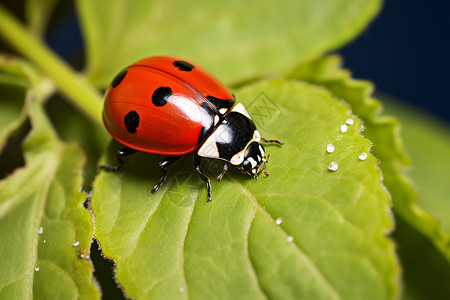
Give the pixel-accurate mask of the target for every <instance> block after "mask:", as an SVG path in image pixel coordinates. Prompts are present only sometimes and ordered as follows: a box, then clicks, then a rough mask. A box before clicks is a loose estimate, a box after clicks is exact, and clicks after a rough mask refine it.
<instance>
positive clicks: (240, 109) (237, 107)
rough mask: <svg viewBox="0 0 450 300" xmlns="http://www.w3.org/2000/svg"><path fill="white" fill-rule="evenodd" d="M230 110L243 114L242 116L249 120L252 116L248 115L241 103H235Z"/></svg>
mask: <svg viewBox="0 0 450 300" xmlns="http://www.w3.org/2000/svg"><path fill="white" fill-rule="evenodd" d="M231 111H234V112H238V113H240V114H243V115H244V116H246V117H247V118H249V119H250V120H251V119H252V117H250V115H249V114H248V112H247V110H246V109H245V107H244V105H242V103H238V104H236V105H235V106H234V107H233V109H232V110H231Z"/></svg>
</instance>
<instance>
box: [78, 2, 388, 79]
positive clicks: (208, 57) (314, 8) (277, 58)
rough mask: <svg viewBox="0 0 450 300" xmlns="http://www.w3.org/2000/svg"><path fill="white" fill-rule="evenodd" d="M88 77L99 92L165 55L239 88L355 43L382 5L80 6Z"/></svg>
mask: <svg viewBox="0 0 450 300" xmlns="http://www.w3.org/2000/svg"><path fill="white" fill-rule="evenodd" d="M77 6H78V11H79V15H80V18H81V25H82V29H83V32H84V36H85V42H86V47H87V59H88V66H87V67H88V68H87V73H88V76H89V78H90V79H91V80H92V81H93V82H95V83H96V84H97V85H99V86H101V87H105V86H107V84H109V82H110V81H111V79H112V78H113V76H114V75H115V74H116V73H117V72H118V71H119V70H120V69H122V68H124V67H125V66H127V65H129V64H131V63H133V62H134V61H137V60H138V59H141V58H143V57H147V56H152V55H161V54H170V55H179V56H182V57H186V58H189V59H191V60H193V61H195V62H197V63H199V64H200V65H204V66H208V70H210V71H211V72H212V73H214V74H216V75H218V77H219V78H221V80H222V81H225V82H231V81H233V82H235V81H238V80H243V79H246V78H249V77H252V76H258V75H261V74H266V73H271V72H273V71H274V70H277V71H287V70H290V69H291V68H292V66H293V64H296V63H299V62H303V61H306V60H308V59H311V58H314V57H319V56H321V55H323V54H324V53H326V52H328V51H330V50H333V49H336V48H338V47H339V46H341V45H343V44H345V43H346V42H348V41H349V40H351V39H353V38H354V37H355V36H356V35H357V34H358V33H360V32H361V31H362V30H363V29H364V28H365V27H366V25H367V24H368V23H369V22H370V20H371V19H372V18H373V17H374V16H375V15H376V14H377V13H378V11H379V9H380V6H381V1H380V0H364V1H354V0H328V1H314V0H303V1H296V0H283V1H265V2H261V1H220V0H204V1H195V2H193V1H176V3H171V4H168V3H167V2H166V1H120V0H114V1H106V0H103V1H89V0H78V1H77Z"/></svg>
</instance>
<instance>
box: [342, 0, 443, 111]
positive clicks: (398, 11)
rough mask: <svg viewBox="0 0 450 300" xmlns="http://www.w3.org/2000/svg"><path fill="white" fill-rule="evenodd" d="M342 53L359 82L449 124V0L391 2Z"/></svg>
mask: <svg viewBox="0 0 450 300" xmlns="http://www.w3.org/2000/svg"><path fill="white" fill-rule="evenodd" d="M338 52H339V53H341V54H342V55H343V56H344V58H345V66H346V67H347V68H349V69H350V70H352V72H353V74H354V77H355V78H364V79H369V80H371V81H373V82H374V83H375V84H376V87H377V89H378V90H380V91H382V92H387V93H389V94H391V95H393V96H395V97H397V98H400V99H401V100H404V101H406V102H409V103H413V104H415V105H417V106H419V107H421V108H425V109H426V110H428V111H431V112H433V113H434V114H436V115H438V116H440V117H442V118H445V119H447V120H450V105H449V102H450V1H447V0H428V1H418V0H409V1H408V0H387V1H386V2H385V4H384V7H383V10H382V11H381V13H380V15H379V16H378V17H377V18H376V19H375V20H374V22H373V23H372V24H371V25H370V26H369V28H368V29H367V30H366V31H365V32H364V33H363V34H362V35H361V36H360V37H358V39H357V40H355V41H354V42H352V43H351V44H349V45H347V46H346V47H345V48H343V49H341V50H340V51H338Z"/></svg>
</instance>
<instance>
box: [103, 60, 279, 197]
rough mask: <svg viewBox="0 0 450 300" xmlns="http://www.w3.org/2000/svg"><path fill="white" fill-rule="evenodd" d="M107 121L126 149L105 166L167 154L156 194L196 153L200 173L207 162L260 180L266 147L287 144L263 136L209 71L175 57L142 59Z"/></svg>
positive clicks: (119, 80)
mask: <svg viewBox="0 0 450 300" xmlns="http://www.w3.org/2000/svg"><path fill="white" fill-rule="evenodd" d="M103 122H104V124H105V127H106V129H107V130H108V131H109V133H110V134H111V135H112V136H113V137H114V139H116V140H117V141H118V142H119V143H121V144H123V145H124V146H125V148H123V149H122V150H120V151H119V152H118V153H117V159H118V161H119V165H118V166H101V168H102V169H106V170H108V171H118V170H120V169H122V167H123V166H124V164H125V163H124V160H123V159H122V158H123V157H125V156H128V155H130V154H133V153H136V152H139V151H141V152H147V153H153V154H162V155H167V157H166V158H165V159H163V160H162V161H161V162H160V163H159V168H160V170H161V172H162V173H163V175H162V177H161V179H160V180H159V183H158V184H156V185H155V186H154V187H153V189H152V192H156V191H157V190H158V189H159V188H160V187H161V185H162V184H163V183H164V181H165V180H166V178H167V170H166V167H167V166H169V165H170V164H172V163H173V162H175V161H176V160H177V159H178V158H180V156H182V155H185V154H188V153H191V152H194V151H196V154H195V158H194V170H195V172H197V173H198V174H199V175H200V178H201V179H202V180H203V181H205V182H206V189H207V201H211V184H210V180H209V178H208V177H207V176H206V175H205V174H204V173H202V172H201V169H200V164H201V159H202V158H203V157H205V158H213V159H219V160H222V161H224V162H225V165H224V167H223V170H222V172H221V173H220V174H219V176H218V177H217V180H218V181H220V180H221V178H222V177H223V175H224V174H225V173H226V171H227V170H228V165H229V164H232V165H235V166H237V167H238V168H239V169H240V170H241V171H242V172H243V173H246V174H248V175H250V176H254V177H255V179H256V178H257V176H258V174H259V173H261V172H264V173H265V174H266V175H267V173H266V172H265V171H263V170H264V167H265V165H266V162H267V158H268V156H266V155H265V152H264V147H263V146H262V145H261V144H260V143H262V142H264V143H272V144H279V145H281V144H282V143H281V142H279V141H276V140H266V139H264V138H262V137H261V136H260V134H259V131H258V129H257V128H256V126H255V123H254V122H253V120H252V118H251V117H250V115H249V113H248V112H247V111H246V109H245V108H244V106H243V105H242V104H241V103H236V101H235V98H234V95H233V94H231V93H230V92H229V91H228V89H227V88H226V87H225V86H224V85H223V84H222V83H221V82H220V81H218V80H217V79H216V78H215V77H214V76H212V75H211V74H210V73H208V72H207V71H206V70H205V69H203V68H202V67H200V66H198V65H197V64H194V63H193V62H190V61H188V60H186V59H182V58H179V57H175V56H154V57H149V58H145V59H143V60H140V61H138V62H136V63H134V64H133V65H131V66H129V67H127V68H126V69H124V70H123V71H121V72H120V73H119V74H118V75H117V76H116V77H115V78H114V80H113V81H112V83H111V85H110V87H109V88H108V90H107V92H106V96H105V103H104V109H103Z"/></svg>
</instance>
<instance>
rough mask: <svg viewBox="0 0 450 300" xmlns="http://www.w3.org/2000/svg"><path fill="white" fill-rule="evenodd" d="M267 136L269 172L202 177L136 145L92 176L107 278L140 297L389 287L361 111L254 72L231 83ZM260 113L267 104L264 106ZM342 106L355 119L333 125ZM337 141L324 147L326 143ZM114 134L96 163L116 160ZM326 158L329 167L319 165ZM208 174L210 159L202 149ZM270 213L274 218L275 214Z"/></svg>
mask: <svg viewBox="0 0 450 300" xmlns="http://www.w3.org/2000/svg"><path fill="white" fill-rule="evenodd" d="M236 95H237V98H238V99H242V101H243V103H244V104H245V105H246V106H247V108H248V110H249V113H250V114H251V115H253V116H254V120H255V122H256V123H257V125H258V126H259V128H260V131H261V134H262V135H263V136H264V137H266V138H278V139H280V140H282V141H283V142H284V145H283V146H282V147H278V146H267V147H266V151H267V152H269V153H270V154H271V156H270V162H269V165H268V167H267V168H266V169H267V170H268V171H269V172H270V176H269V177H264V176H260V177H259V179H258V180H257V181H255V180H254V179H252V178H250V177H248V176H247V175H244V174H241V173H240V172H238V171H237V170H235V169H232V170H230V171H229V172H228V173H227V174H226V175H225V177H224V178H223V180H222V182H220V183H217V182H215V181H214V180H213V183H212V199H213V201H212V202H210V203H207V202H206V191H205V185H204V183H203V182H202V181H201V180H200V178H198V176H197V175H196V174H194V172H193V171H192V167H193V166H192V164H193V163H192V158H193V156H192V155H189V156H187V157H183V158H182V159H181V160H180V161H179V162H177V163H176V166H173V167H169V177H168V181H167V182H166V183H165V185H164V186H163V187H162V188H161V189H160V190H159V191H158V192H157V193H155V194H151V193H150V189H151V187H152V185H153V184H154V183H156V182H157V181H158V180H159V177H160V176H161V174H160V171H159V169H158V161H160V160H161V159H162V156H157V155H148V154H144V153H139V154H135V155H134V156H131V157H129V158H128V159H127V163H128V168H127V169H125V170H124V171H123V172H119V173H108V172H101V173H100V174H99V176H98V177H97V180H96V181H95V184H94V194H93V196H92V209H93V210H94V212H95V216H96V232H95V237H96V238H97V239H98V240H99V241H100V243H101V245H102V250H103V253H104V254H105V255H106V257H108V258H110V259H114V260H115V261H116V263H117V278H118V281H119V282H120V283H121V284H122V286H123V287H124V289H125V292H126V293H127V295H128V296H130V297H136V298H139V299H162V298H164V299H167V298H169V299H186V298H192V299H204V298H205V299H211V298H217V297H219V296H218V295H220V298H222V299H232V298H237V299H239V298H246V299H265V298H269V299H393V298H395V297H396V296H397V295H398V291H399V287H398V276H399V267H398V265H397V260H396V257H395V253H394V245H393V243H392V242H391V241H390V240H389V239H388V238H386V234H387V233H388V232H390V230H391V229H392V225H393V224H392V220H391V219H390V218H389V214H388V211H389V206H390V203H389V197H388V195H387V193H386V191H385V190H384V188H383V187H382V185H381V184H380V181H381V175H380V172H379V170H378V168H377V165H378V161H377V160H376V159H375V158H374V157H373V156H372V155H370V154H369V155H368V157H367V159H366V160H359V159H358V156H359V155H360V154H361V153H363V152H366V153H367V152H368V151H369V148H370V147H371V143H370V142H369V141H368V140H366V139H364V138H362V137H361V136H360V135H359V132H360V129H361V123H360V121H359V120H358V119H357V118H356V117H353V116H351V115H350V111H349V109H348V107H347V106H346V105H344V104H343V103H341V102H340V101H336V100H335V99H334V98H333V97H332V96H331V94H330V93H329V92H327V91H326V90H324V89H321V88H318V87H315V86H311V85H308V84H305V83H301V82H295V81H281V80H274V81H264V82H260V83H257V84H254V85H251V86H248V87H246V88H243V89H240V90H238V91H236ZM269 114H270V115H269ZM349 117H352V119H353V120H354V122H355V124H353V125H349V126H348V132H346V133H342V132H341V131H340V126H341V125H342V124H343V123H344V122H345V121H346V120H347V119H348V118H349ZM329 143H332V144H334V145H335V147H336V149H335V151H334V152H333V153H327V152H326V146H327V144H329ZM119 147H120V146H119V145H118V144H116V143H113V144H112V146H111V147H110V149H109V150H108V152H107V153H108V159H107V160H105V161H104V162H105V163H108V164H115V163H116V162H115V160H114V159H113V157H114V152H115V151H117V150H118V149H120V148H119ZM333 161H336V162H338V164H339V168H338V170H337V171H336V172H332V171H329V170H328V166H329V165H330V163H331V162H333ZM203 163H204V165H203V170H204V172H206V173H207V174H208V175H209V176H210V177H211V178H212V179H214V177H215V176H217V174H218V172H217V171H216V169H219V168H221V164H220V163H219V164H218V165H217V161H215V160H206V159H204V160H203ZM279 218H281V219H280V220H281V221H282V222H281V224H279V225H277V224H276V220H277V219H279Z"/></svg>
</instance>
